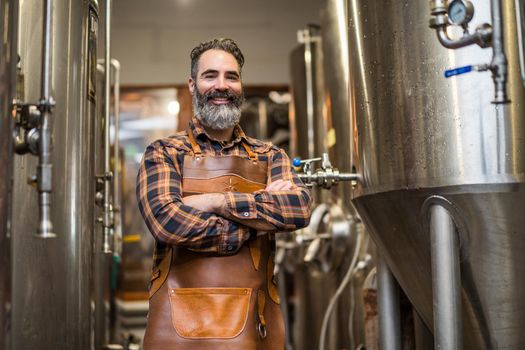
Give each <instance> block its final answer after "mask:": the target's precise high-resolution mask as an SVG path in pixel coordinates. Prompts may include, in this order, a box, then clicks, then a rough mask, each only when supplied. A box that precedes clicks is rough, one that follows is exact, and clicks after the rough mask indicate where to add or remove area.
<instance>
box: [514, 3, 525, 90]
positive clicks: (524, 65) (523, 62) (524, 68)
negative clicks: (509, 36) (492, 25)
mask: <svg viewBox="0 0 525 350" xmlns="http://www.w3.org/2000/svg"><path fill="white" fill-rule="evenodd" d="M524 5H525V4H524V3H523V1H521V0H515V2H514V6H515V8H516V26H517V27H518V30H517V32H518V55H519V61H520V72H521V82H522V84H523V85H524V86H525V52H524V49H525V45H524V43H523V40H524V39H525V37H524V33H523V30H524V29H525V28H523V25H524V22H525V17H524V13H523V7H524Z"/></svg>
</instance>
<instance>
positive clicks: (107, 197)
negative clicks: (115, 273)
mask: <svg viewBox="0 0 525 350" xmlns="http://www.w3.org/2000/svg"><path fill="white" fill-rule="evenodd" d="M105 13H106V17H105V33H104V47H105V52H104V53H105V59H104V202H103V203H104V204H103V205H104V215H103V219H102V220H103V221H102V223H103V227H104V238H103V245H102V250H103V252H104V253H111V229H112V227H113V220H112V215H111V178H112V173H111V158H110V157H111V153H110V152H111V151H110V146H111V145H110V130H109V125H110V122H111V120H110V106H109V102H110V94H111V79H110V78H111V70H110V65H111V59H110V57H111V44H110V38H111V0H106V11H105Z"/></svg>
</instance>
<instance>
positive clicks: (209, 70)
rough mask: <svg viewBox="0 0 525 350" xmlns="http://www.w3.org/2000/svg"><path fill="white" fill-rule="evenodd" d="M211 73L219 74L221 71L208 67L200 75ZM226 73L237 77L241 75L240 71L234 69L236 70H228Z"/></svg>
mask: <svg viewBox="0 0 525 350" xmlns="http://www.w3.org/2000/svg"><path fill="white" fill-rule="evenodd" d="M209 73H213V74H217V73H219V71H218V70H216V69H207V70H205V71H204V72H202V73H201V74H200V75H201V76H203V75H205V74H209ZM226 74H233V75H235V76H236V77H240V74H239V72H237V71H234V70H229V71H227V72H226Z"/></svg>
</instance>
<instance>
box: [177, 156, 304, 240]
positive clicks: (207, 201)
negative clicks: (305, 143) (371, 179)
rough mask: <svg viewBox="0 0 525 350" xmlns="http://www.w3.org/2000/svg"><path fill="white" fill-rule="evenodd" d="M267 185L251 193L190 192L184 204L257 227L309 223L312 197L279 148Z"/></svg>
mask: <svg viewBox="0 0 525 350" xmlns="http://www.w3.org/2000/svg"><path fill="white" fill-rule="evenodd" d="M268 166H269V169H268V174H269V181H268V186H267V187H266V188H265V189H264V190H261V191H257V192H254V193H241V192H226V193H224V194H218V193H210V194H203V195H196V196H190V197H186V198H184V199H183V202H184V203H185V204H188V205H191V206H195V207H196V208H198V209H201V210H204V211H208V212H212V213H215V214H217V215H220V216H222V217H225V218H227V219H230V220H232V221H235V222H237V223H240V224H242V225H244V226H247V227H250V228H253V229H256V230H259V231H270V232H271V231H293V230H297V229H299V228H302V227H305V226H306V225H308V222H309V220H310V203H311V198H310V194H309V192H308V190H307V189H306V188H305V186H304V184H303V183H302V182H301V180H300V179H299V177H298V176H297V174H295V173H294V172H293V171H292V168H291V164H290V160H289V158H288V156H287V155H286V153H284V151H282V150H278V151H275V152H274V153H273V154H272V155H271V157H270V159H269V163H268Z"/></svg>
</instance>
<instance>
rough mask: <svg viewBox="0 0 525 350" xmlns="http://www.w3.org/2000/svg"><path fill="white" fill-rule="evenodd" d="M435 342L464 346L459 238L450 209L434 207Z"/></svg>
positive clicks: (442, 345)
mask: <svg viewBox="0 0 525 350" xmlns="http://www.w3.org/2000/svg"><path fill="white" fill-rule="evenodd" d="M430 241H431V260H432V293H433V298H434V337H435V338H434V345H435V348H436V349H447V350H449V349H463V338H462V335H463V331H462V322H461V281H460V269H459V239H458V236H457V234H456V227H455V225H454V222H453V220H452V217H451V216H450V214H449V212H448V211H447V210H446V209H445V208H444V207H442V206H441V205H432V206H431V207H430Z"/></svg>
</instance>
